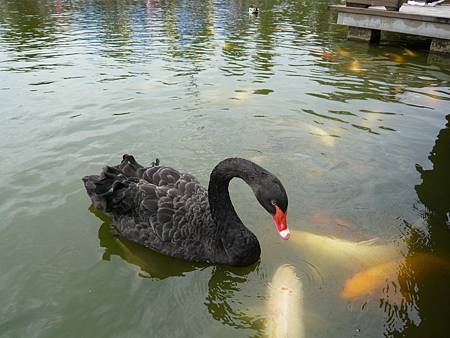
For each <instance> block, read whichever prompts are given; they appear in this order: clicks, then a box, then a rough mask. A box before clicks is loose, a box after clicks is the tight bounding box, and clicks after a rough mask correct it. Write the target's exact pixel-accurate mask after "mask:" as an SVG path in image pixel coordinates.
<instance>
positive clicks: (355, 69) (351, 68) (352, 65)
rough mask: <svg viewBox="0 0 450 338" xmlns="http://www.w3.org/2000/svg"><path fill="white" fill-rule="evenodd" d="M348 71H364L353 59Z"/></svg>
mask: <svg viewBox="0 0 450 338" xmlns="http://www.w3.org/2000/svg"><path fill="white" fill-rule="evenodd" d="M348 69H349V70H351V71H352V72H354V73H362V72H365V71H366V70H365V69H364V68H362V67H361V64H360V63H359V61H358V60H357V59H353V61H352V62H351V63H350V66H349V68H348Z"/></svg>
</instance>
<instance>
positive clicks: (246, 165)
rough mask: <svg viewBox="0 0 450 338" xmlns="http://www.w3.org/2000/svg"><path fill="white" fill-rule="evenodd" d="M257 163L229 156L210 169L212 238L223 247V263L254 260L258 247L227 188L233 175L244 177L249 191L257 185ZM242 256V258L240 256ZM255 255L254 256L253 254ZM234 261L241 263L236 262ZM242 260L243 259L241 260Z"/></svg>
mask: <svg viewBox="0 0 450 338" xmlns="http://www.w3.org/2000/svg"><path fill="white" fill-rule="evenodd" d="M260 169H262V168H260V167H259V166H256V165H255V164H254V163H253V162H250V161H247V160H244V159H240V158H229V159H226V160H223V161H222V162H220V163H219V164H218V165H217V166H216V167H215V168H214V170H213V171H212V172H211V176H210V180H209V186H208V199H209V207H210V210H211V215H212V217H213V219H214V221H215V224H216V234H215V241H216V243H217V246H218V248H221V247H222V246H223V251H224V252H223V253H224V255H225V259H226V260H231V262H230V261H229V262H221V263H225V264H236V263H242V264H243V265H244V264H248V260H253V262H254V261H256V260H258V258H259V255H260V248H259V243H258V240H257V239H256V236H255V235H254V234H253V233H252V232H251V231H250V230H248V229H247V228H246V227H245V225H244V224H243V223H242V221H241V220H240V218H239V216H238V215H237V213H236V211H235V210H234V207H233V204H232V203H231V199H230V193H229V191H228V187H229V184H230V181H231V179H232V178H234V177H239V178H241V179H242V180H244V181H245V182H246V183H247V184H248V185H250V187H251V188H252V189H253V191H256V189H257V187H258V180H257V179H258V178H259V176H260V175H261V174H262V173H260V172H259V171H260ZM243 256H245V257H243ZM256 256H257V257H256ZM236 260H238V261H241V262H236ZM245 261H246V262H245Z"/></svg>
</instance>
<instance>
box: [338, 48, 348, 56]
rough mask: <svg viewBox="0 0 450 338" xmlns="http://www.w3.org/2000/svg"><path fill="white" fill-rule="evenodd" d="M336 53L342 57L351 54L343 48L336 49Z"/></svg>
mask: <svg viewBox="0 0 450 338" xmlns="http://www.w3.org/2000/svg"><path fill="white" fill-rule="evenodd" d="M336 54H337V55H339V56H343V57H349V56H350V55H351V54H350V52H349V51H348V50H346V49H344V48H338V49H336Z"/></svg>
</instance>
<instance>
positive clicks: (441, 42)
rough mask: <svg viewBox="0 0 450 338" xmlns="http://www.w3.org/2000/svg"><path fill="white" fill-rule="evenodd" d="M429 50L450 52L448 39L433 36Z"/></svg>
mask: <svg viewBox="0 0 450 338" xmlns="http://www.w3.org/2000/svg"><path fill="white" fill-rule="evenodd" d="M430 51H432V52H438V53H449V54H450V40H446V39H438V38H433V39H432V40H431V45H430Z"/></svg>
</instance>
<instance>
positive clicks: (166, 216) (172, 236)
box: [83, 155, 214, 261]
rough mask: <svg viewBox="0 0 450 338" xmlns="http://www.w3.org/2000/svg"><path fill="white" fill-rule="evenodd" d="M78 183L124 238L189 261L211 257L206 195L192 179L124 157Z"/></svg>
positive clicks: (163, 167) (211, 221)
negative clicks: (83, 185)
mask: <svg viewBox="0 0 450 338" xmlns="http://www.w3.org/2000/svg"><path fill="white" fill-rule="evenodd" d="M83 181H84V183H85V186H86V189H87V191H88V194H89V196H90V197H91V199H92V202H93V203H94V206H95V207H96V208H97V209H98V210H101V211H104V212H106V213H108V214H109V215H111V216H112V219H113V224H114V226H115V227H116V228H117V229H118V230H119V232H120V233H121V234H122V235H123V236H124V237H126V238H128V239H130V240H132V241H135V242H138V243H140V244H143V245H145V246H147V247H149V248H151V249H154V250H156V251H159V252H161V253H165V254H168V255H171V256H176V257H180V258H184V259H188V260H191V261H201V259H197V256H198V257H203V256H205V255H207V254H208V255H211V254H212V252H211V251H212V248H211V244H212V243H211V241H205V240H204V238H212V233H213V228H214V226H213V225H214V222H213V220H212V218H211V214H210V210H209V204H208V194H207V191H206V189H205V188H204V187H203V186H201V185H200V183H199V182H198V181H197V180H196V179H195V178H194V177H193V176H192V175H189V174H183V173H180V172H178V171H177V170H175V169H173V168H170V167H165V166H153V167H149V168H144V167H142V166H141V165H139V164H138V163H137V162H136V161H135V160H134V158H133V157H132V156H129V155H124V160H123V161H122V163H121V164H119V165H117V166H114V167H109V166H107V167H105V168H104V169H103V172H102V173H101V175H100V176H96V175H94V176H86V177H85V178H83ZM192 224H195V226H192ZM187 253H188V256H186V254H187Z"/></svg>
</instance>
